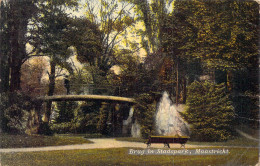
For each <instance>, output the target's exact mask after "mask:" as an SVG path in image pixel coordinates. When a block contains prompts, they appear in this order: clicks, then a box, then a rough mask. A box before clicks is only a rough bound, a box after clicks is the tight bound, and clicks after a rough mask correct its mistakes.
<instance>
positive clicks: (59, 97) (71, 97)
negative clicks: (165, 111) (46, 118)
mask: <svg viewBox="0 0 260 166" xmlns="http://www.w3.org/2000/svg"><path fill="white" fill-rule="evenodd" d="M38 99H40V100H43V101H85V100H101V101H118V102H128V103H134V102H135V101H134V99H133V98H128V97H118V96H104V95H54V96H44V97H39V98H38Z"/></svg>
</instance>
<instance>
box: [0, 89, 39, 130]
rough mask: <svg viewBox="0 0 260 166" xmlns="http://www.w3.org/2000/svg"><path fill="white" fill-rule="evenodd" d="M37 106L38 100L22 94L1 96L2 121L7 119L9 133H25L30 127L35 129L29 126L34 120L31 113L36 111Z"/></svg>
mask: <svg viewBox="0 0 260 166" xmlns="http://www.w3.org/2000/svg"><path fill="white" fill-rule="evenodd" d="M36 105H37V101H36V100H32V98H31V97H29V96H28V95H25V94H23V93H21V92H14V93H6V94H1V103H0V107H1V112H2V113H1V114H4V115H3V116H4V117H3V118H2V119H5V121H6V124H7V127H8V128H9V131H12V132H18V133H25V132H26V130H27V129H29V127H34V126H29V124H30V123H31V122H30V120H32V118H31V117H30V116H32V115H31V111H33V110H34V111H35V108H36ZM33 119H34V118H33ZM35 120H36V119H35ZM37 120H38V119H37ZM32 123H33V122H32Z"/></svg>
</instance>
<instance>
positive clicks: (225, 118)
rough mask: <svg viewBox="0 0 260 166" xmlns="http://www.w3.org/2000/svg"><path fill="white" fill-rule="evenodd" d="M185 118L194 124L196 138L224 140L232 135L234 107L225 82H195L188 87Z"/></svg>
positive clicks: (193, 129) (193, 131)
mask: <svg viewBox="0 0 260 166" xmlns="http://www.w3.org/2000/svg"><path fill="white" fill-rule="evenodd" d="M187 106H188V109H187V111H186V112H184V113H183V116H184V118H185V119H186V120H187V121H188V123H190V124H191V125H192V133H193V136H192V137H194V139H197V140H203V141H224V140H227V139H229V138H231V136H232V122H233V119H234V115H235V114H234V108H233V106H232V102H231V100H230V99H229V97H228V96H227V94H226V88H225V85H224V84H214V83H210V82H207V81H206V82H197V81H195V82H193V83H192V84H191V85H190V86H189V88H188V97H187Z"/></svg>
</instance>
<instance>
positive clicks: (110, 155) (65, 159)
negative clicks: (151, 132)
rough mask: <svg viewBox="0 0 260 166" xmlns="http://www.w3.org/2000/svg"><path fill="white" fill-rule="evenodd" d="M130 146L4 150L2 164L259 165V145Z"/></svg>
mask: <svg viewBox="0 0 260 166" xmlns="http://www.w3.org/2000/svg"><path fill="white" fill-rule="evenodd" d="M128 150H129V148H115V149H90V150H68V151H49V152H24V153H21V152H19V153H2V154H1V155H2V156H1V162H2V165H9V166H12V165H13V166H23V165H34V166H48V165H51V166H56V165H57V166H58V165H68V166H71V165H77V166H80V165H95V166H96V165H97V166H98V165H149V166H150V165H160V166H161V165H178V166H197V165H198V166H204V165H205V166H206V165H207V166H208V165H214V166H215V165H256V163H257V162H258V149H257V148H228V150H229V151H230V153H229V154H228V155H207V156H206V155H196V156H195V155H194V156H186V155H178V156H172V155H156V156H155V155H144V156H135V155H129V154H128Z"/></svg>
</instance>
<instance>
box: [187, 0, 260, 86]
mask: <svg viewBox="0 0 260 166" xmlns="http://www.w3.org/2000/svg"><path fill="white" fill-rule="evenodd" d="M189 10H190V11H191V12H192V15H190V17H188V18H187V19H186V20H187V21H188V22H189V23H190V24H192V25H193V26H194V27H196V28H197V29H198V31H197V33H196V38H195V40H192V41H190V42H188V43H187V44H186V45H185V46H184V47H183V48H184V49H186V50H188V51H187V52H186V53H187V54H191V55H192V56H193V57H195V58H199V59H200V60H201V62H202V63H203V64H204V65H205V66H206V67H207V68H211V69H212V70H213V71H214V70H222V71H226V77H227V79H226V80H227V81H226V82H227V86H228V88H229V89H230V90H231V84H232V83H231V82H230V81H231V79H230V78H231V76H232V71H234V70H238V69H242V68H246V67H249V66H254V63H253V62H256V61H257V54H258V52H257V50H258V48H257V44H258V43H257V41H258V15H259V14H258V4H257V3H256V2H254V1H228V0H227V1H226V0H225V1H196V2H195V1H194V2H193V6H191V7H190V9H189Z"/></svg>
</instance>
